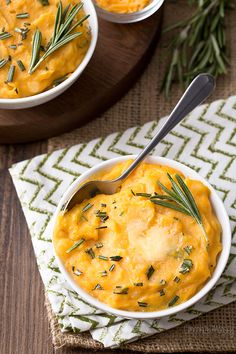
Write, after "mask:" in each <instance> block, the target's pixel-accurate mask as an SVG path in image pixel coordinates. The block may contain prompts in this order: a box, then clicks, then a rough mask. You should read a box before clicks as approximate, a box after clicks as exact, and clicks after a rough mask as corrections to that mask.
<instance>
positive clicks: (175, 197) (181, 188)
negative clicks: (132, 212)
mask: <svg viewBox="0 0 236 354" xmlns="http://www.w3.org/2000/svg"><path fill="white" fill-rule="evenodd" d="M167 175H168V178H169V180H170V181H171V185H172V187H171V189H168V188H166V187H165V186H164V185H163V184H162V183H160V182H158V185H159V186H160V187H161V189H162V190H163V191H164V192H165V193H166V194H163V195H160V194H155V195H154V196H152V197H151V198H150V200H151V201H152V202H153V203H154V204H157V205H161V206H164V207H167V208H171V209H174V210H176V211H179V212H181V213H184V214H186V215H189V216H191V217H193V218H194V219H195V221H196V222H197V223H198V225H199V226H200V227H201V229H202V232H203V235H204V237H205V239H206V241H207V242H208V237H207V234H206V231H205V229H204V226H203V221H202V217H201V214H200V212H199V210H198V207H197V204H196V202H195V200H194V198H193V195H192V193H191V192H190V190H189V189H188V187H187V185H186V184H185V182H184V181H183V179H182V178H181V177H180V176H179V175H175V178H176V180H177V182H176V181H174V179H173V178H172V177H171V175H170V174H169V173H168V174H167Z"/></svg>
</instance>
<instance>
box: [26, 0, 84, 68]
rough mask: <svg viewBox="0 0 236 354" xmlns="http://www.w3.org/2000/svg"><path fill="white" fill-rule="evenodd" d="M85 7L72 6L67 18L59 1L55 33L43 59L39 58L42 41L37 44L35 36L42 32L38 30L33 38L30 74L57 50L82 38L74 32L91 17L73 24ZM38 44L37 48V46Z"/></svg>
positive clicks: (79, 5) (78, 33) (79, 33)
mask: <svg viewBox="0 0 236 354" xmlns="http://www.w3.org/2000/svg"><path fill="white" fill-rule="evenodd" d="M82 7H83V4H82V3H80V4H76V5H74V6H72V8H71V10H70V11H66V14H65V16H64V15H63V8H62V2H61V0H60V1H59V5H58V9H57V13H56V19H55V23H54V31H53V35H52V38H51V40H50V45H49V46H48V48H47V50H46V52H45V53H44V54H43V56H42V57H41V58H39V55H38V54H39V52H40V46H41V41H40V42H39V41H38V40H37V41H36V42H35V40H34V39H35V36H37V37H38V36H39V34H38V32H39V33H40V34H41V32H40V31H39V30H38V29H37V30H36V32H35V34H34V37H33V43H34V44H35V45H34V44H33V47H32V55H31V65H30V69H29V74H32V73H33V72H34V71H35V70H36V69H37V67H38V66H39V65H40V64H41V63H42V62H43V61H44V60H45V59H46V58H47V57H48V56H49V55H51V54H52V53H54V52H55V51H56V50H58V49H59V48H61V47H62V46H64V45H65V44H67V43H69V42H71V41H72V40H73V39H75V38H77V37H78V36H81V34H82V32H73V30H74V29H75V28H77V27H78V26H80V25H82V23H83V22H84V21H85V20H86V19H87V18H88V17H89V15H85V16H84V17H83V18H81V19H80V20H78V21H76V22H75V24H72V23H73V21H74V19H75V17H76V15H77V14H78V12H79V10H81V8H82ZM36 43H37V46H36Z"/></svg>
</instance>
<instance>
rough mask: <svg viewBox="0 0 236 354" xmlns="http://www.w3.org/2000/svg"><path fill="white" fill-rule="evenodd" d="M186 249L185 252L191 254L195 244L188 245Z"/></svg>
mask: <svg viewBox="0 0 236 354" xmlns="http://www.w3.org/2000/svg"><path fill="white" fill-rule="evenodd" d="M184 250H185V252H186V253H187V254H188V255H190V253H191V252H192V250H193V246H186V247H184Z"/></svg>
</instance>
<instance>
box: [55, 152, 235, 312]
mask: <svg viewBox="0 0 236 354" xmlns="http://www.w3.org/2000/svg"><path fill="white" fill-rule="evenodd" d="M134 158H135V156H133V155H129V156H122V157H118V158H115V159H111V160H108V161H105V162H103V163H101V164H99V165H98V166H95V167H93V168H91V169H90V170H89V171H87V172H86V173H84V174H82V175H81V176H80V177H79V178H77V179H76V180H75V181H74V182H73V183H72V185H71V186H70V187H69V188H68V190H67V191H66V192H65V194H64V195H63V197H62V199H61V201H60V202H59V205H58V207H57V209H56V212H55V215H54V222H53V225H55V221H56V218H57V216H58V214H59V212H60V210H61V208H62V206H63V204H64V203H65V202H66V201H67V200H68V198H70V196H72V195H73V194H74V192H75V191H76V190H77V189H78V186H79V185H81V184H82V183H83V182H85V181H86V180H88V179H89V178H90V177H92V176H93V175H95V174H97V173H99V172H101V171H105V170H107V169H109V168H111V167H112V166H114V165H115V164H117V163H119V162H122V161H125V160H127V159H134ZM145 161H146V162H150V163H153V164H161V165H167V166H170V167H173V168H175V169H177V170H179V171H181V172H182V173H183V174H184V175H185V176H188V177H190V178H192V179H196V180H199V181H201V182H202V183H203V184H204V185H206V186H207V187H208V188H209V189H210V191H211V197H210V198H211V203H212V205H213V208H214V211H215V214H216V216H217V218H218V220H219V222H220V224H221V227H222V235H221V241H222V251H221V253H220V255H219V257H218V261H217V265H216V268H215V270H214V273H213V275H212V277H211V278H210V279H209V280H208V282H207V283H206V284H205V285H204V286H203V288H202V289H201V290H200V291H199V292H198V293H197V294H195V295H194V296H193V297H192V298H191V299H189V300H188V301H186V302H184V303H182V304H180V305H177V306H174V307H171V308H168V309H165V310H161V311H153V312H134V311H123V310H118V309H115V308H112V307H110V306H108V305H106V304H105V303H102V302H101V301H99V300H97V299H96V298H95V297H93V296H91V295H89V294H88V293H87V292H86V291H85V290H83V289H82V288H81V287H80V286H79V285H78V284H77V283H76V282H75V281H74V280H73V278H72V277H71V276H70V274H69V273H68V272H67V270H66V269H65V267H64V265H63V263H62V261H61V260H60V258H59V257H58V256H57V254H56V252H55V249H54V253H55V257H56V260H57V262H58V266H59V269H60V271H61V272H62V274H63V275H64V277H65V279H66V280H67V281H68V283H69V284H70V285H71V287H72V288H73V289H74V290H75V291H76V292H77V293H78V294H79V295H80V296H81V297H82V298H83V299H84V300H85V301H87V302H88V303H90V304H91V305H93V306H95V307H97V308H99V309H101V310H102V311H105V312H108V313H112V314H114V315H116V316H121V317H126V318H136V319H148V318H149V319H150V318H159V317H163V316H167V315H171V314H174V313H177V312H179V311H182V310H185V309H186V308H188V307H189V306H192V305H193V304H194V303H195V302H197V301H198V300H200V299H201V298H202V297H203V296H204V295H206V294H207V293H208V292H209V291H210V290H211V289H212V287H213V286H214V285H215V284H216V282H217V280H218V279H219V278H220V276H221V274H222V272H223V270H224V268H225V265H226V263H227V260H228V257H229V253H230V246H231V229H230V223H229V217H228V215H227V213H226V210H225V207H224V204H223V203H222V201H221V199H220V198H219V196H218V195H217V194H216V192H215V190H214V189H213V188H212V186H211V185H210V184H209V183H208V182H207V181H206V180H205V179H204V178H203V177H201V176H200V175H199V174H198V173H197V172H195V171H194V170H192V169H190V168H189V167H187V166H185V165H182V164H181V163H179V162H177V161H174V160H169V159H166V158H163V157H157V156H150V157H148V158H147V159H146V160H145ZM53 228H54V226H53Z"/></svg>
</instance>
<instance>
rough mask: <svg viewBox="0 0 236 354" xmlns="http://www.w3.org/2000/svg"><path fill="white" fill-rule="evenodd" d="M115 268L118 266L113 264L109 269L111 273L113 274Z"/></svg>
mask: <svg viewBox="0 0 236 354" xmlns="http://www.w3.org/2000/svg"><path fill="white" fill-rule="evenodd" d="M115 266H116V265H115V264H112V265H111V266H110V268H109V272H113V270H114V269H115Z"/></svg>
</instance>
